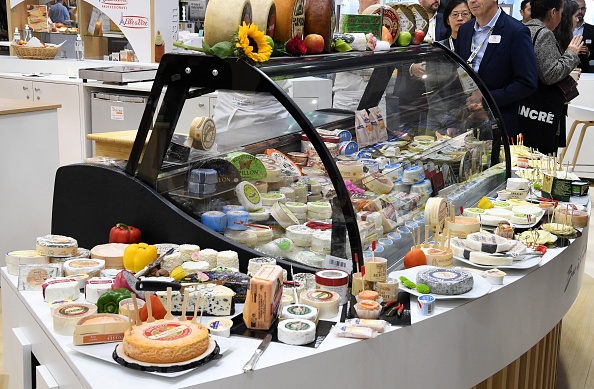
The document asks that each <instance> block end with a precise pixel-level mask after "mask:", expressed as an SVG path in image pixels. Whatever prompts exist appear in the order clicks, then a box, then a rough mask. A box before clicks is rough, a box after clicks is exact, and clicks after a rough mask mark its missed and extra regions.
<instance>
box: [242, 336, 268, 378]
mask: <svg viewBox="0 0 594 389" xmlns="http://www.w3.org/2000/svg"><path fill="white" fill-rule="evenodd" d="M271 339H272V335H271V334H268V335H266V337H265V338H264V340H263V341H262V343H260V345H259V346H258V348H257V349H256V351H255V352H254V355H252V357H251V358H250V360H249V361H247V363H246V364H245V365H243V372H244V373H245V372H248V371H252V370H254V368H255V367H256V363H258V359H260V356H261V355H262V353H264V351H265V350H266V348H267V347H268V345H269V344H270V340H271Z"/></svg>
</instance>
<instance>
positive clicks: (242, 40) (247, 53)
mask: <svg viewBox="0 0 594 389" xmlns="http://www.w3.org/2000/svg"><path fill="white" fill-rule="evenodd" d="M235 47H236V50H237V52H238V54H239V56H241V57H245V58H247V59H251V60H252V61H255V62H266V61H268V59H269V58H270V54H272V47H270V45H269V44H268V42H267V41H266V37H265V36H264V33H263V32H262V31H260V30H258V26H256V25H255V24H253V23H251V24H246V23H245V22H243V25H242V26H239V30H238V31H237V43H236V44H235Z"/></svg>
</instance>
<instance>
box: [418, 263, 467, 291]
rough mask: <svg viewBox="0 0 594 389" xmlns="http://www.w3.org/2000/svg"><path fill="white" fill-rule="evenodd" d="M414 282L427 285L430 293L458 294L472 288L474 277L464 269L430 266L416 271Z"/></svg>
mask: <svg viewBox="0 0 594 389" xmlns="http://www.w3.org/2000/svg"><path fill="white" fill-rule="evenodd" d="M416 283H417V284H419V283H422V284H425V285H427V286H428V287H429V288H430V289H431V293H432V294H443V295H458V294H463V293H466V292H468V291H470V290H471V289H472V287H473V286H474V278H473V277H472V274H470V273H469V272H467V271H464V270H457V269H444V268H430V269H427V270H421V271H420V272H419V273H417V278H416Z"/></svg>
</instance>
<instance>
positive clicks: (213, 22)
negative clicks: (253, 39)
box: [204, 0, 252, 47]
mask: <svg viewBox="0 0 594 389" xmlns="http://www.w3.org/2000/svg"><path fill="white" fill-rule="evenodd" d="M243 22H245V23H246V24H250V23H251V22H252V6H251V4H250V1H249V0H233V2H232V3H230V2H229V1H228V0H210V1H209V2H208V5H207V6H206V13H205V15H204V43H206V44H207V45H209V46H210V47H212V46H214V45H215V44H217V43H219V42H223V41H228V42H231V41H233V37H234V36H235V34H237V28H238V27H239V26H241V25H242V23H243Z"/></svg>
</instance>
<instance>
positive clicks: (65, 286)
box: [42, 277, 80, 302]
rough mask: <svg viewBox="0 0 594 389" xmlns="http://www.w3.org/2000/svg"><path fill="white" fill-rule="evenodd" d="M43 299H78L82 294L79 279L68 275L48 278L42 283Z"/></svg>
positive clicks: (46, 300) (48, 300) (47, 300)
mask: <svg viewBox="0 0 594 389" xmlns="http://www.w3.org/2000/svg"><path fill="white" fill-rule="evenodd" d="M42 292H43V301H45V302H50V301H53V300H61V299H70V300H76V299H78V296H79V295H80V288H79V287H78V281H77V280H75V279H73V278H68V277H55V278H48V279H47V280H46V281H45V283H44V284H43V285H42Z"/></svg>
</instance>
